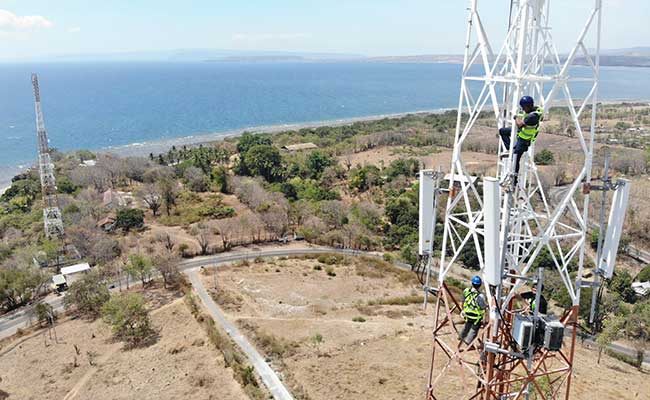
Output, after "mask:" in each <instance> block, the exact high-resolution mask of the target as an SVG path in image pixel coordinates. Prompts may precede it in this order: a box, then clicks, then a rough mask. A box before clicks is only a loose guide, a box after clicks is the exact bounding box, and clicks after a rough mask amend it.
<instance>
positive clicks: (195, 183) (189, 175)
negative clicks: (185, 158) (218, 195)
mask: <svg viewBox="0 0 650 400" xmlns="http://www.w3.org/2000/svg"><path fill="white" fill-rule="evenodd" d="M183 177H184V178H185V181H187V186H188V187H189V188H190V190H191V191H193V192H205V191H207V190H208V178H207V176H206V175H205V173H203V171H202V170H200V169H199V168H197V167H188V168H187V169H185V173H184V174H183Z"/></svg>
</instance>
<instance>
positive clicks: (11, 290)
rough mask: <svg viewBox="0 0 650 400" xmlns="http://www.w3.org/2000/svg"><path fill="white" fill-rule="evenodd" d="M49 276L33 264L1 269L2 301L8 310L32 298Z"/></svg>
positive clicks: (0, 296)
mask: <svg viewBox="0 0 650 400" xmlns="http://www.w3.org/2000/svg"><path fill="white" fill-rule="evenodd" d="M48 280H49V276H48V275H46V274H45V273H44V272H43V271H41V270H39V269H38V268H35V267H32V266H27V267H23V266H18V267H15V268H6V269H0V302H1V303H2V306H3V308H4V309H5V310H6V311H11V310H14V309H16V308H18V307H20V306H22V305H24V304H26V303H27V302H29V301H30V300H32V299H33V298H34V297H35V296H36V295H37V294H38V293H39V291H40V290H41V289H42V288H43V286H44V285H45V283H46V282H47V281H48Z"/></svg>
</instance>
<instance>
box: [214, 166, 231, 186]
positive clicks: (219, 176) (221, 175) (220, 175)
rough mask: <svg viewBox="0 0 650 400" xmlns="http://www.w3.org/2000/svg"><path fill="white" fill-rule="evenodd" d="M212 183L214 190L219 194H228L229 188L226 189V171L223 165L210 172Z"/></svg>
mask: <svg viewBox="0 0 650 400" xmlns="http://www.w3.org/2000/svg"><path fill="white" fill-rule="evenodd" d="M212 182H213V183H214V185H215V189H216V190H218V191H219V192H221V193H230V188H229V187H228V169H226V167H224V166H223V165H220V166H218V167H217V168H215V169H213V170H212Z"/></svg>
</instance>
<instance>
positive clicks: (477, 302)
mask: <svg viewBox="0 0 650 400" xmlns="http://www.w3.org/2000/svg"><path fill="white" fill-rule="evenodd" d="M482 284H483V281H482V280H481V277H480V276H478V275H476V276H474V277H473V278H472V287H471V288H465V290H463V312H462V315H463V317H464V318H465V326H464V327H463V331H462V332H461V333H460V335H459V337H458V339H459V340H461V341H463V342H465V344H470V343H472V341H473V340H474V338H476V336H477V335H478V331H479V329H481V325H482V323H483V317H484V316H485V310H486V309H487V302H486V301H485V295H483V293H481V285H482Z"/></svg>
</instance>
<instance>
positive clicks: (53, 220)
mask: <svg viewBox="0 0 650 400" xmlns="http://www.w3.org/2000/svg"><path fill="white" fill-rule="evenodd" d="M32 85H33V86H34V108H35V111H36V133H37V135H38V172H39V175H40V177H41V192H42V194H43V223H44V225H45V235H46V236H47V237H48V238H62V237H63V234H64V232H63V218H62V215H61V209H60V208H59V201H58V198H57V194H56V192H57V190H56V181H55V178H54V164H52V160H51V159H50V149H49V145H48V140H47V132H46V131H45V122H44V120H43V111H42V110H41V94H40V90H39V87H38V76H37V75H36V74H32Z"/></svg>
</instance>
